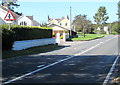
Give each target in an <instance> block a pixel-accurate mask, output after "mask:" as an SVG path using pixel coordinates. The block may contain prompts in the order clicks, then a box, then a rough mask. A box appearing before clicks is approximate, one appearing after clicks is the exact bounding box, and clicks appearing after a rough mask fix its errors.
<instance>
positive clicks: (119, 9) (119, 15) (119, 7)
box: [117, 1, 120, 21]
mask: <svg viewBox="0 0 120 85" xmlns="http://www.w3.org/2000/svg"><path fill="white" fill-rule="evenodd" d="M117 15H118V19H119V21H120V1H119V2H118V13H117Z"/></svg>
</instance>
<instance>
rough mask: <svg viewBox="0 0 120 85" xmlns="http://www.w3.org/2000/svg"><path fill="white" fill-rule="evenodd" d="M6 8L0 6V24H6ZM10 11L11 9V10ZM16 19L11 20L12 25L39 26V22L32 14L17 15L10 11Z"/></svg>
mask: <svg viewBox="0 0 120 85" xmlns="http://www.w3.org/2000/svg"><path fill="white" fill-rule="evenodd" d="M8 10H9V9H8V8H6V7H5V6H0V24H7V23H9V21H6V20H4V18H5V16H6V14H7V12H8ZM11 12H12V11H11ZM12 14H13V16H14V18H15V19H16V20H14V21H12V24H14V25H23V26H40V24H39V23H38V22H37V21H36V20H34V19H33V16H25V15H18V14H16V13H15V12H12Z"/></svg>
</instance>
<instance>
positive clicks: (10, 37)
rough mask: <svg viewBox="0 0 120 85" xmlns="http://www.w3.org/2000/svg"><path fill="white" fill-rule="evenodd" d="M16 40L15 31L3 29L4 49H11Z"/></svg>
mask: <svg viewBox="0 0 120 85" xmlns="http://www.w3.org/2000/svg"><path fill="white" fill-rule="evenodd" d="M14 40H15V32H14V31H11V30H8V29H2V48H3V49H11V48H12V45H13V42H14Z"/></svg>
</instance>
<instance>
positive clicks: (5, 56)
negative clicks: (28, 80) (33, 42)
mask: <svg viewBox="0 0 120 85" xmlns="http://www.w3.org/2000/svg"><path fill="white" fill-rule="evenodd" d="M59 48H60V46H58V45H46V46H36V47H32V48H28V49H24V50H19V51H14V50H3V51H2V59H8V58H12V57H16V56H25V55H31V54H38V53H43V52H48V51H53V50H57V49H59Z"/></svg>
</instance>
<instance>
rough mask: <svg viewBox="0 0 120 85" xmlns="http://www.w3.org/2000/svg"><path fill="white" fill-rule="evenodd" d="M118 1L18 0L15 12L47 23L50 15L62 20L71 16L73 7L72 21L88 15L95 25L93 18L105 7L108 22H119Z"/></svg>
mask: <svg viewBox="0 0 120 85" xmlns="http://www.w3.org/2000/svg"><path fill="white" fill-rule="evenodd" d="M117 2H118V0H99V1H97V0H74V1H73V0H66V1H63V0H61V1H59V0H56V1H55V0H49V1H48V0H44V1H43V0H18V2H17V3H18V4H20V7H18V8H15V11H18V12H20V13H23V14H24V15H26V16H32V15H33V16H34V19H35V20H37V21H38V22H40V23H42V22H47V19H48V15H49V17H50V18H62V17H65V16H67V15H68V16H70V6H71V7H72V20H74V17H75V16H76V15H79V14H85V15H87V19H89V20H91V21H92V22H93V23H95V22H94V18H93V16H94V15H95V13H96V12H97V10H98V8H99V7H100V6H105V7H106V9H107V13H108V16H109V20H108V21H107V22H114V21H117V20H118V16H117V15H116V13H117V10H118V8H117Z"/></svg>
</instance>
